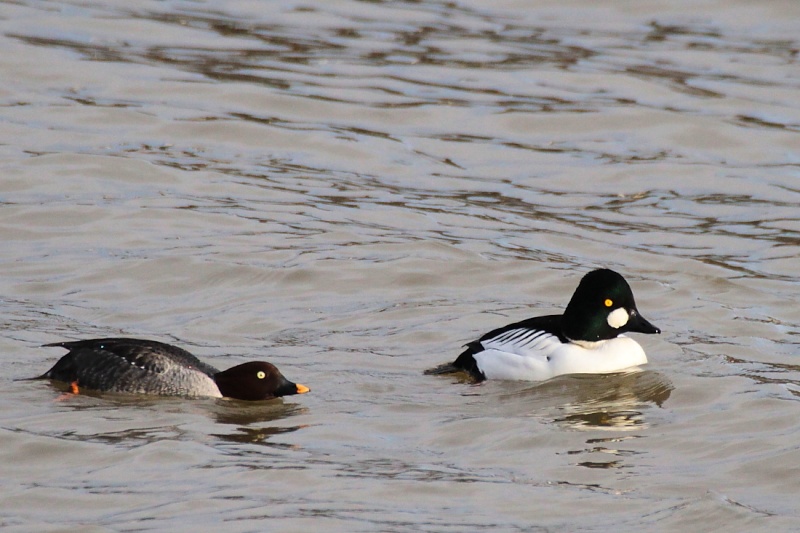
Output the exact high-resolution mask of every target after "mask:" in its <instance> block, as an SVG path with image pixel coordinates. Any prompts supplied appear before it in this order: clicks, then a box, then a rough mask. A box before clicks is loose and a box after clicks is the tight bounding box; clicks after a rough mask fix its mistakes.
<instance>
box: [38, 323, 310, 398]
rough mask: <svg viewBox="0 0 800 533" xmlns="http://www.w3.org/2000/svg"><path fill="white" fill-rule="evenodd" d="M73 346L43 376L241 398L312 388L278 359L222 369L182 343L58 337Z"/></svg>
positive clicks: (115, 388) (75, 383)
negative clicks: (275, 362) (285, 369)
mask: <svg viewBox="0 0 800 533" xmlns="http://www.w3.org/2000/svg"><path fill="white" fill-rule="evenodd" d="M45 346H60V347H63V348H66V349H67V350H69V353H67V354H66V355H65V356H63V357H62V358H61V359H59V360H58V362H57V363H56V364H55V365H53V368H51V369H50V370H48V371H47V372H45V373H44V374H42V375H41V376H39V377H38V378H37V379H54V380H57V381H64V382H66V383H69V384H70V385H71V387H72V391H73V392H74V393H77V392H78V391H79V388H81V387H85V388H87V389H94V390H97V391H109V392H126V393H135V394H158V395H162V396H211V397H216V398H221V397H228V398H235V399H238V400H269V399H272V398H276V397H279V396H287V395H290V394H303V393H306V392H308V391H309V389H308V387H306V386H305V385H300V384H296V383H292V382H291V381H289V380H288V379H286V378H285V377H283V374H281V373H280V371H279V370H278V369H277V368H276V367H275V366H274V365H272V364H270V363H267V362H264V361H253V362H249V363H244V364H241V365H237V366H234V367H233V368H229V369H228V370H224V371H222V372H220V371H219V370H217V369H216V368H214V367H213V366H211V365H208V364H206V363H204V362H202V361H200V360H199V359H198V358H197V357H195V356H194V355H192V354H191V353H189V352H187V351H186V350H184V349H182V348H178V347H177V346H172V345H170V344H164V343H163V342H157V341H150V340H143V339H129V338H110V339H89V340H82V341H69V342H55V343H53V344H45Z"/></svg>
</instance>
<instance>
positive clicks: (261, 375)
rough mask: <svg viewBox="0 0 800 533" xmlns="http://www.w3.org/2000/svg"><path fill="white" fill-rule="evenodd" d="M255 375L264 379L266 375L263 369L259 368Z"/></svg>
mask: <svg viewBox="0 0 800 533" xmlns="http://www.w3.org/2000/svg"><path fill="white" fill-rule="evenodd" d="M256 377H257V378H258V379H264V378H265V377H267V375H266V374H265V373H264V371H263V370H259V371H258V373H257V374H256Z"/></svg>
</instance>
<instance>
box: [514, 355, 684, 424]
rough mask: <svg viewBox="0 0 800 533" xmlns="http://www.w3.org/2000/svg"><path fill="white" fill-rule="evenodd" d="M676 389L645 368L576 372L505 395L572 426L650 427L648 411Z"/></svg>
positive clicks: (558, 421)
mask: <svg viewBox="0 0 800 533" xmlns="http://www.w3.org/2000/svg"><path fill="white" fill-rule="evenodd" d="M673 389H674V387H673V385H672V383H671V382H670V380H669V378H667V377H666V376H664V375H663V374H661V373H659V372H655V371H652V370H645V371H639V372H628V373H623V374H604V375H574V376H560V377H558V378H555V379H552V380H549V381H546V382H543V383H540V384H536V385H534V386H527V387H526V388H524V389H521V390H518V391H515V392H513V393H512V394H506V395H502V396H501V397H500V399H501V400H502V401H503V402H510V401H514V402H515V404H516V405H520V404H519V403H518V401H520V400H521V401H523V402H524V405H525V406H527V407H528V408H529V409H530V411H531V413H532V414H536V415H541V413H542V412H545V413H548V414H547V416H551V417H552V418H553V420H554V421H555V422H557V423H560V424H563V425H564V426H566V427H570V428H573V429H593V430H596V429H606V430H635V429H643V428H646V427H647V422H646V411H647V410H648V409H650V408H651V407H652V406H657V407H662V406H663V405H664V402H666V401H667V399H668V398H669V396H670V393H671V392H672V390H673Z"/></svg>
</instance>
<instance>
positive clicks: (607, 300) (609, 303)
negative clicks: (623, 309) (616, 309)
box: [603, 298, 614, 307]
mask: <svg viewBox="0 0 800 533" xmlns="http://www.w3.org/2000/svg"><path fill="white" fill-rule="evenodd" d="M603 303H604V304H605V305H606V307H611V306H612V305H614V302H612V301H611V298H606V301H605V302H603Z"/></svg>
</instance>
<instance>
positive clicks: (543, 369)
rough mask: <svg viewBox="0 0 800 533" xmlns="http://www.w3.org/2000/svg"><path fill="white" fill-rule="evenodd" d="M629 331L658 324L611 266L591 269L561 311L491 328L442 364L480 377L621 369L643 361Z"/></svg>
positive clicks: (535, 378)
mask: <svg viewBox="0 0 800 533" xmlns="http://www.w3.org/2000/svg"><path fill="white" fill-rule="evenodd" d="M627 332H639V333H660V332H661V330H659V329H658V328H657V327H655V326H653V325H652V324H651V323H650V322H648V321H647V320H645V319H644V317H642V316H641V315H640V314H639V311H638V309H637V308H636V303H635V301H634V299H633V292H632V291H631V288H630V286H629V285H628V283H627V281H625V278H623V277H622V276H621V275H620V274H618V273H616V272H614V271H613V270H608V269H601V270H594V271H592V272H589V273H588V274H586V275H585V276H584V277H583V279H582V280H581V282H580V284H579V285H578V288H577V289H576V290H575V293H574V294H573V296H572V299H571V300H570V302H569V305H567V308H566V310H565V311H564V314H562V315H547V316H540V317H535V318H529V319H527V320H523V321H521V322H516V323H514V324H509V325H507V326H504V327H501V328H498V329H495V330H493V331H490V332H489V333H487V334H486V335H484V336H482V337H481V338H479V339H478V340H476V341H473V342H470V343H469V344H467V349H466V350H465V351H464V352H463V353H461V355H459V356H458V358H457V359H456V360H455V361H454V362H453V363H452V365H445V366H446V367H449V369H450V370H465V371H467V372H469V373H470V374H471V375H472V376H473V377H474V378H475V379H476V380H478V381H483V380H484V379H514V380H525V381H541V380H546V379H550V378H552V377H555V376H558V375H562V374H605V373H611V372H619V371H622V370H625V369H628V368H631V367H636V366H639V365H643V364H645V363H647V356H646V355H645V353H644V350H643V349H642V347H641V346H640V345H639V343H637V342H636V341H634V340H633V339H631V338H629V337H626V336H625V335H623V334H624V333H627ZM444 368H445V367H440V369H439V371H438V372H437V371H434V372H436V373H441V372H442V369H444Z"/></svg>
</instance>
